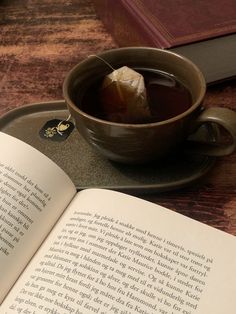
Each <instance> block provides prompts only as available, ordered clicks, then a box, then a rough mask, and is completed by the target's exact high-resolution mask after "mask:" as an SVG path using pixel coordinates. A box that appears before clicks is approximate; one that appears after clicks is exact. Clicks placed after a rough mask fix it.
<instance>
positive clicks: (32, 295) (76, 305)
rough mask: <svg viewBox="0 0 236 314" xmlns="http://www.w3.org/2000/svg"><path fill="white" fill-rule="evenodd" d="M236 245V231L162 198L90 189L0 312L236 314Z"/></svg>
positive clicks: (77, 200)
mask: <svg viewBox="0 0 236 314" xmlns="http://www.w3.org/2000/svg"><path fill="white" fill-rule="evenodd" d="M235 246H236V239H235V237H233V236H231V235H229V234H226V233H223V232H221V231H219V230H216V229H213V228H211V227H208V226H206V225H203V224H201V223H198V222H196V221H193V220H191V219H190V218H187V217H184V216H182V215H180V214H177V213H175V212H173V211H170V210H167V209H165V208H163V207H160V206H157V205H155V204H152V203H149V202H146V201H143V200H140V199H138V198H133V197H130V196H127V195H122V194H120V193H117V192H112V191H106V190H100V191H99V190H85V191H82V192H80V193H79V194H77V196H76V197H75V199H74V200H73V202H72V203H71V204H70V206H69V210H68V211H66V212H65V214H63V216H62V217H61V219H60V221H59V223H58V224H57V226H56V228H55V229H54V230H53V231H52V233H51V235H50V237H49V239H48V241H47V242H46V243H44V245H43V246H42V248H41V249H40V251H39V252H38V254H37V256H35V259H34V260H33V261H32V263H31V264H30V265H29V267H28V268H27V270H26V271H25V273H24V274H23V276H22V278H20V280H19V281H18V282H17V284H16V286H15V287H14V289H13V290H12V291H11V293H10V294H9V295H8V297H7V299H6V300H5V301H4V303H3V305H2V308H1V312H2V313H24V311H26V312H27V313H76V314H84V313H100V314H105V313H115V314H129V313H130V314H131V313H143V314H147V313H148V314H152V313H153V314H154V313H162V314H175V313H182V314H203V313H214V314H222V313H233V312H234V311H235V308H236V300H235V294H236V278H235V271H236V250H235Z"/></svg>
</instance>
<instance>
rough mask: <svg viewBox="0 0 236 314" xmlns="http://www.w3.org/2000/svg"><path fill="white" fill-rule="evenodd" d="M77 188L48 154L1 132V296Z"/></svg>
mask: <svg viewBox="0 0 236 314" xmlns="http://www.w3.org/2000/svg"><path fill="white" fill-rule="evenodd" d="M75 192H76V191H75V187H74V185H73V183H72V181H71V180H70V179H69V177H68V176H67V175H66V174H65V173H64V172H63V171H62V170H61V169H60V168H59V167H58V166H57V165H56V164H54V163H53V162H52V161H51V160H50V159H49V158H47V157H46V156H44V155H43V154H42V153H40V152H38V151H37V150H36V149H34V148H33V147H31V146H29V145H28V144H25V143H23V142H21V141H20V140H18V139H16V138H14V137H12V136H9V135H7V134H4V133H2V132H0V269H1V271H0V302H1V300H2V299H3V297H4V296H5V294H6V293H7V291H8V289H9V288H10V287H11V286H12V284H13V283H14V282H15V280H16V279H17V277H18V276H19V274H20V273H21V271H22V269H23V268H24V267H25V266H26V264H27V261H28V260H29V259H30V258H31V257H32V255H33V254H34V252H35V251H36V250H37V248H38V246H39V245H40V244H41V242H42V240H43V239H44V238H45V236H46V235H47V233H48V232H49V231H50V230H51V228H52V226H53V224H54V223H55V221H56V220H57V219H58V217H59V216H60V215H61V213H62V212H63V210H64V209H65V207H66V206H67V205H68V203H69V202H70V201H71V199H72V197H73V196H74V194H75Z"/></svg>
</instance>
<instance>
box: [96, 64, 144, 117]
mask: <svg viewBox="0 0 236 314" xmlns="http://www.w3.org/2000/svg"><path fill="white" fill-rule="evenodd" d="M100 96H101V103H102V107H103V111H104V113H105V115H106V117H107V119H108V120H110V121H114V122H122V123H140V122H143V121H145V120H146V119H148V118H150V110H149V106H148V101H147V95H146V88H145V84H144V78H143V76H142V75H141V74H140V73H138V72H136V71H134V70H133V69H131V68H129V67H127V66H123V67H121V68H119V69H117V70H114V71H113V72H111V73H110V74H109V75H107V76H106V77H105V78H104V81H103V84H102V88H101V93H100Z"/></svg>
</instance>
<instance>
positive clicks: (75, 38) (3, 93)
mask: <svg viewBox="0 0 236 314" xmlns="http://www.w3.org/2000/svg"><path fill="white" fill-rule="evenodd" d="M115 47H117V45H116V43H115V42H114V41H113V39H112V38H111V36H110V35H109V34H108V33H107V31H106V30H105V29H104V27H103V25H102V23H101V21H100V20H99V19H98V18H97V16H96V13H95V10H94V7H93V3H92V1H90V0H71V1H69V0H0V115H2V114H4V113H6V112H7V111H9V110H10V109H13V108H15V107H18V106H22V105H25V104H29V103H34V102H40V101H48V100H58V99H62V83H63V80H64V77H65V75H66V73H67V72H68V71H69V70H70V69H71V68H72V66H74V65H75V64H76V63H78V62H79V61H81V60H82V59H84V58H85V57H86V56H88V55H89V54H94V53H98V52H100V51H103V50H106V49H110V48H115ZM205 106H206V107H208V106H222V107H228V108H231V109H234V110H236V80H230V81H228V82H224V83H222V84H218V85H215V86H212V87H209V88H208V91H207V95H206V99H205ZM145 198H146V199H148V200H151V201H153V202H156V203H159V204H161V205H164V206H166V207H168V208H171V209H174V210H176V211H178V212H180V213H182V214H184V215H187V216H189V217H192V218H194V219H196V220H199V221H202V222H204V223H207V224H208V225H211V226H214V227H216V228H218V229H221V230H224V231H226V232H228V233H231V234H234V235H236V154H234V155H231V156H228V157H224V158H219V159H218V161H217V163H216V165H215V167H214V168H213V169H212V170H211V171H210V172H209V173H208V175H207V176H206V177H205V178H204V179H202V180H201V181H200V182H199V183H198V184H195V185H193V186H191V187H188V188H184V189H182V190H178V191H174V192H166V193H162V194H156V195H149V196H146V197H145Z"/></svg>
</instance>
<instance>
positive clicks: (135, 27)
mask: <svg viewBox="0 0 236 314" xmlns="http://www.w3.org/2000/svg"><path fill="white" fill-rule="evenodd" d="M94 4H95V8H96V10H97V13H98V16H99V17H100V18H101V19H102V21H103V22H104V24H105V26H106V28H107V30H108V31H109V32H110V33H111V34H112V35H113V37H114V39H115V40H116V42H117V43H118V44H119V45H120V46H152V47H157V48H163V49H169V50H172V51H174V52H176V53H179V54H182V55H184V56H186V57H188V58H189V59H191V60H192V61H193V62H194V63H195V64H196V65H198V66H199V68H200V69H201V70H202V72H203V74H204V76H205V78H206V81H207V83H212V82H215V81H219V80H223V79H226V78H230V77H233V76H235V75H236V58H235V52H236V1H235V0H225V1H224V2H222V1H221V0H213V1H195V0H115V1H114V0H94Z"/></svg>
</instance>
